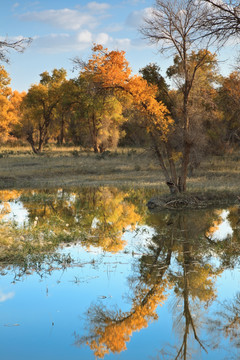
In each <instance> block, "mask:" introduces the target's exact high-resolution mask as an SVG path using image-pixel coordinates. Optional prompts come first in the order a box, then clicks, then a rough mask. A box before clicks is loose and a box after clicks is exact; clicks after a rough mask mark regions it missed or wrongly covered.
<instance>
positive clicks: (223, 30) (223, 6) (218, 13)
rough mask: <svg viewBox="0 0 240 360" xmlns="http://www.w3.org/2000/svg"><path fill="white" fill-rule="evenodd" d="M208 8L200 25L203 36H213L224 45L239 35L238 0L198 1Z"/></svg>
mask: <svg viewBox="0 0 240 360" xmlns="http://www.w3.org/2000/svg"><path fill="white" fill-rule="evenodd" d="M200 1H201V2H202V4H203V6H207V8H208V16H207V17H206V19H205V20H204V21H203V23H202V25H201V26H202V29H204V31H205V36H209V35H211V36H214V37H215V39H216V40H217V41H218V42H219V43H220V44H224V43H225V42H226V41H227V40H228V39H229V38H231V37H236V38H237V37H238V36H239V35H240V1H239V0H223V1H219V0H200Z"/></svg>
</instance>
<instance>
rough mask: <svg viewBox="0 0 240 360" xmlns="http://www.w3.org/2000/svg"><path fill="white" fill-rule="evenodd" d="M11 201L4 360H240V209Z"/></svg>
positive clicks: (113, 199) (1, 297)
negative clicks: (153, 209)
mask: <svg viewBox="0 0 240 360" xmlns="http://www.w3.org/2000/svg"><path fill="white" fill-rule="evenodd" d="M152 192H153V190H146V189H136V190H134V189H117V188H107V187H99V188H78V189H72V190H64V189H57V190H45V191H44V190H38V191H36V190H24V191H15V190H11V191H6V190H5V191H0V199H1V203H0V218H1V223H0V276H1V282H0V313H1V317H0V319H1V320H0V336H1V358H2V359H4V360H16V359H18V360H22V359H24V360H26V359H35V360H37V359H46V360H47V359H51V360H53V359H57V360H66V359H84V360H86V359H89V360H91V359H96V358H105V359H109V360H112V359H121V360H122V359H131V360H132V359H138V360H142V359H156V360H160V359H194V360H195V359H218V360H222V359H228V360H229V359H239V358H240V355H239V354H240V315H239V314H240V210H239V208H238V207H237V206H232V207H229V208H221V207H218V208H211V209H201V210H181V211H176V210H167V211H162V212H160V213H150V212H149V211H148V210H147V207H146V202H147V199H149V198H150V197H151V195H152Z"/></svg>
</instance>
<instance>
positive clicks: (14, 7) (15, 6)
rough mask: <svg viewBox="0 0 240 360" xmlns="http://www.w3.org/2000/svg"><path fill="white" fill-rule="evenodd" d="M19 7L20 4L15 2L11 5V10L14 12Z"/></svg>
mask: <svg viewBox="0 0 240 360" xmlns="http://www.w3.org/2000/svg"><path fill="white" fill-rule="evenodd" d="M19 5H20V4H19V3H17V2H16V3H15V4H13V5H12V10H15V9H16V8H17V7H19Z"/></svg>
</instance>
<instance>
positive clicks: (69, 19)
mask: <svg viewBox="0 0 240 360" xmlns="http://www.w3.org/2000/svg"><path fill="white" fill-rule="evenodd" d="M169 1H171V0H169ZM153 3H154V1H153V0H119V1H117V0H111V1H110V0H106V1H103V2H102V1H87V0H39V1H34V0H33V1H31V0H0V4H1V12H0V40H3V39H5V38H6V37H7V38H8V39H9V40H10V39H17V38H19V36H23V37H31V38H32V39H33V41H32V43H31V45H30V46H29V47H28V48H27V49H26V50H25V52H24V53H23V54H19V53H16V52H14V51H11V53H10V54H9V57H10V64H9V65H6V64H3V65H4V66H5V68H6V70H7V72H8V73H9V75H10V78H11V80H12V81H11V86H12V89H13V90H18V91H27V90H28V89H29V87H30V86H31V85H32V84H35V83H38V82H39V80H40V77H39V75H40V74H41V73H42V72H44V71H48V72H50V73H51V71H52V70H53V69H55V68H56V69H59V68H64V69H66V70H67V72H68V77H69V78H73V77H74V76H76V74H74V73H73V72H72V69H73V63H72V61H71V59H73V58H74V57H76V56H78V57H80V58H82V59H83V60H87V59H88V58H89V56H90V55H91V47H92V45H93V43H98V44H102V45H103V46H104V47H107V48H108V49H110V50H112V49H118V50H124V51H126V58H127V60H128V61H129V63H130V67H131V68H132V71H133V73H135V74H136V73H138V71H139V69H140V68H143V67H144V66H146V65H147V64H149V63H157V64H158V65H159V66H160V68H161V73H162V75H163V76H165V72H166V69H167V67H168V66H170V65H171V64H172V57H169V56H168V54H160V53H159V52H158V49H157V47H155V46H150V45H149V44H148V42H147V41H146V40H144V39H143V38H142V35H141V34H140V32H139V31H138V29H139V27H140V26H141V24H142V21H143V18H144V16H147V14H148V13H149V11H150V9H151V6H152V5H153ZM235 52H236V48H235V47H232V46H231V47H227V48H225V49H223V50H222V51H221V54H220V55H219V58H220V60H221V70H222V72H223V73H224V75H226V74H227V73H229V72H230V71H232V67H231V66H232V64H233V58H234V56H233V54H235ZM231 61H232V62H231Z"/></svg>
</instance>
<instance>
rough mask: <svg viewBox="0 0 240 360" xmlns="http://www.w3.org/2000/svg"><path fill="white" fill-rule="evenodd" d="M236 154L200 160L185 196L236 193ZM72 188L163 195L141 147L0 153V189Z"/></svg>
mask: <svg viewBox="0 0 240 360" xmlns="http://www.w3.org/2000/svg"><path fill="white" fill-rule="evenodd" d="M239 164H240V152H238V153H232V154H226V155H225V156H224V157H217V156H215V157H211V158H209V159H205V160H204V161H203V162H202V163H201V165H200V167H199V168H197V169H195V170H194V172H193V175H192V176H191V177H189V180H188V192H189V193H190V194H193V195H194V194H199V193H201V194H203V195H204V194H205V196H210V197H211V196H213V195H212V194H214V197H215V198H216V197H219V198H221V197H222V198H226V199H227V198H228V197H229V196H231V198H236V196H237V195H240V185H239V184H240V166H239ZM73 186H117V187H124V186H131V187H140V186H141V187H157V188H158V189H159V192H160V193H161V194H168V189H167V186H166V185H165V181H164V177H163V175H162V172H161V169H160V167H159V165H158V163H157V161H156V160H154V159H153V157H152V155H151V153H150V152H147V151H145V150H144V149H118V150H117V151H115V152H107V153H105V154H102V155H100V154H94V153H93V152H86V151H79V149H77V148H53V149H48V150H46V151H45V152H44V153H43V154H42V155H34V154H33V153H32V152H31V149H30V148H27V147H23V148H20V147H19V148H1V149H0V189H12V188H15V189H24V188H56V187H66V188H70V187H73Z"/></svg>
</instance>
